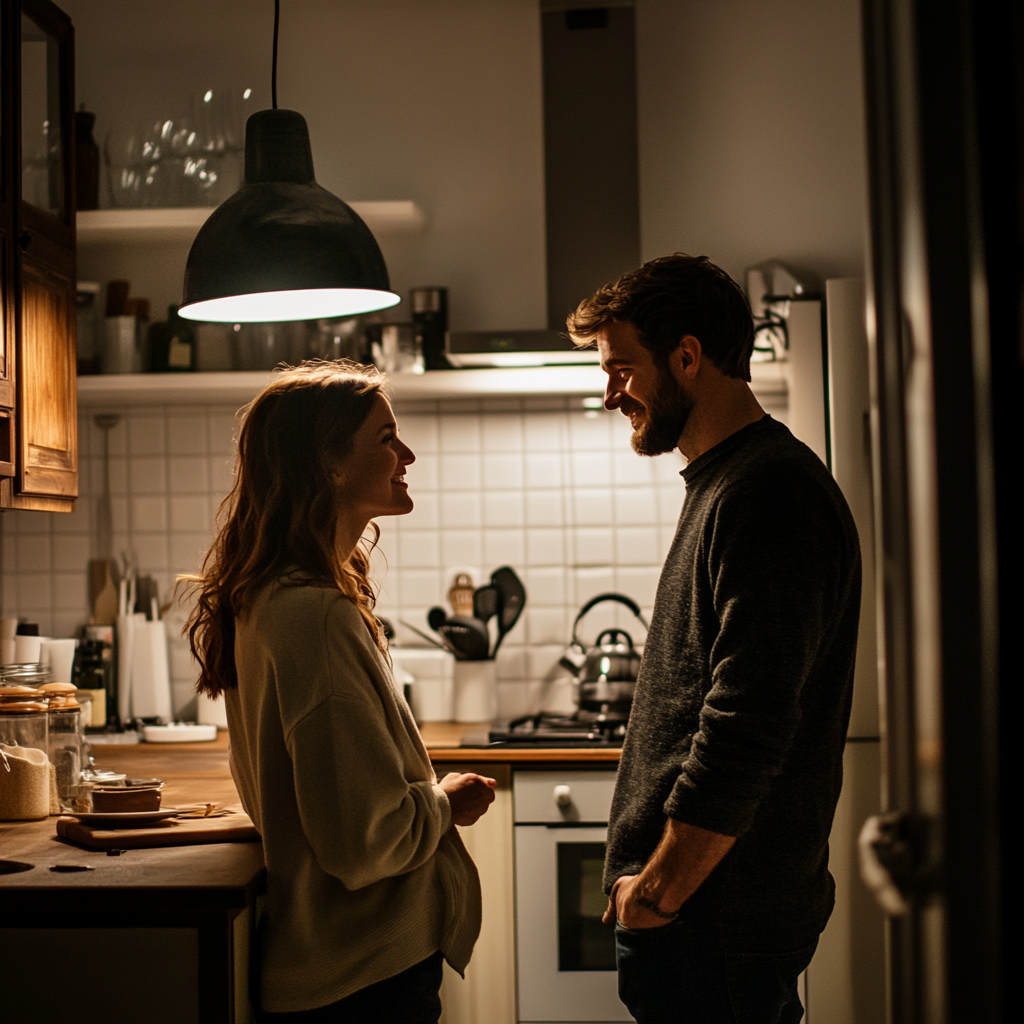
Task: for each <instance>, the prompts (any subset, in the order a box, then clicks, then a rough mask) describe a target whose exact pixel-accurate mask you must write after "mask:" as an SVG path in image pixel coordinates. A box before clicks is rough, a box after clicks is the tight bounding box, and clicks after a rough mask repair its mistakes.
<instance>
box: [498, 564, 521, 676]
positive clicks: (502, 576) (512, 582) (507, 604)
mask: <svg viewBox="0 0 1024 1024" xmlns="http://www.w3.org/2000/svg"><path fill="white" fill-rule="evenodd" d="M491 584H492V585H493V587H494V589H495V590H496V591H497V592H498V606H499V611H498V639H497V640H495V641H494V650H492V651H491V657H492V658H493V657H494V656H495V655H496V654H497V653H498V648H499V647H500V646H501V642H502V640H504V639H505V635H506V634H507V633H508V632H509V630H510V629H511V628H512V627H513V626H514V625H515V624H516V623H517V622H518V621H519V616H520V615H522V613H523V606H524V605H525V604H526V588H525V587H524V586H523V581H522V580H521V579H520V578H519V577H518V576H517V575H516V574H515V571H514V570H513V569H511V568H510V567H509V566H507V565H503V566H502V567H501V568H500V569H495V570H494V572H492V573H491Z"/></svg>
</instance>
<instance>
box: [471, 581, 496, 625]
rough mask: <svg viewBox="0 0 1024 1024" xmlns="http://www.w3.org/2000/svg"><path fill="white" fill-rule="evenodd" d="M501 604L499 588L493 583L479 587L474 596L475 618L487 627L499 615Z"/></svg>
mask: <svg viewBox="0 0 1024 1024" xmlns="http://www.w3.org/2000/svg"><path fill="white" fill-rule="evenodd" d="M499 604H500V598H499V597H498V588H497V587H495V585H494V584H493V583H488V584H487V586H485V587H478V588H477V589H476V592H475V593H474V594H473V617H474V618H477V619H479V620H480V621H481V622H482V623H484V625H486V624H487V623H488V622H490V621H491V619H493V618H494V616H495V615H497V614H498V608H499Z"/></svg>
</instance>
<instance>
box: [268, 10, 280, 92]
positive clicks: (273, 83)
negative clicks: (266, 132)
mask: <svg viewBox="0 0 1024 1024" xmlns="http://www.w3.org/2000/svg"><path fill="white" fill-rule="evenodd" d="M280 23H281V0H274V60H273V62H272V64H271V66H270V99H271V102H272V104H273V106H274V109H275V110H277V30H278V26H279V25H280Z"/></svg>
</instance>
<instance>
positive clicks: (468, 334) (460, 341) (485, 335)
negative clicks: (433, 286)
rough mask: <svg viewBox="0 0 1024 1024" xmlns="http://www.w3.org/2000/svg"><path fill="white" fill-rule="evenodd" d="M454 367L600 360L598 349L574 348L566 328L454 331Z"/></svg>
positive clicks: (450, 344)
mask: <svg viewBox="0 0 1024 1024" xmlns="http://www.w3.org/2000/svg"><path fill="white" fill-rule="evenodd" d="M447 355H448V361H449V362H450V363H451V364H452V366H457V367H460V368H463V367H483V366H500V367H511V366H580V365H595V364H597V363H599V362H600V357H599V356H598V353H597V349H596V348H584V349H577V348H573V344H572V342H571V341H570V340H569V337H568V335H566V334H565V332H564V331H450V332H449V334H448V352H447Z"/></svg>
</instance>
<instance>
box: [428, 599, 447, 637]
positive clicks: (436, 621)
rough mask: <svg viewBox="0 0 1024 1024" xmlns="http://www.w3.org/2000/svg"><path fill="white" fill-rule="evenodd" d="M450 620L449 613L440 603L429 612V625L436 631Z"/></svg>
mask: <svg viewBox="0 0 1024 1024" xmlns="http://www.w3.org/2000/svg"><path fill="white" fill-rule="evenodd" d="M447 621H448V613H447V612H446V611H445V610H444V609H443V608H441V607H439V606H438V605H434V607H433V608H431V609H430V611H428V612H427V625H428V626H430V628H431V629H432V630H434V632H435V633H436V632H437V631H438V630H439V629H440V628H441V627H442V626H443V625H444V624H445V623H446V622H447Z"/></svg>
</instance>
